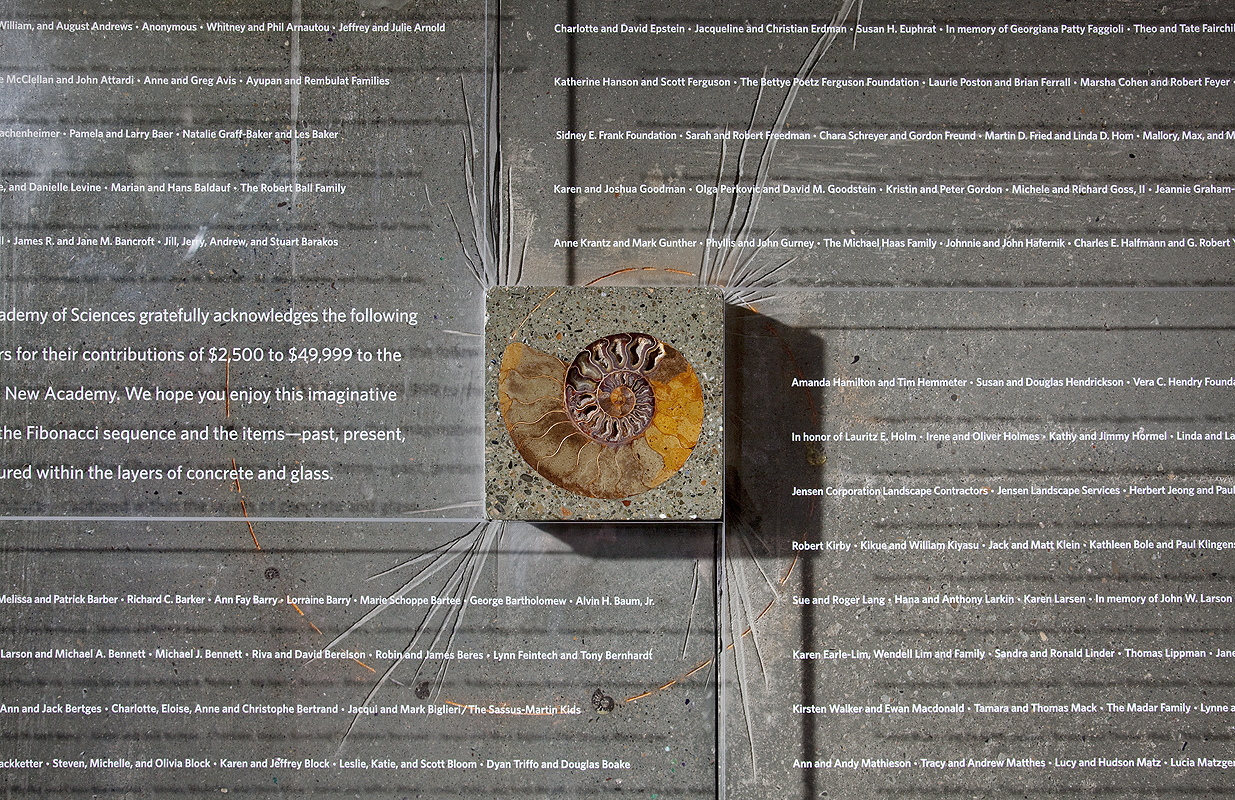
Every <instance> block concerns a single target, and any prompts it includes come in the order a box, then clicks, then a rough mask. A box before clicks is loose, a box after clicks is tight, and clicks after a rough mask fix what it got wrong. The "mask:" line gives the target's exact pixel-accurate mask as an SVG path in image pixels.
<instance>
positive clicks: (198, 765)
mask: <svg viewBox="0 0 1235 800" xmlns="http://www.w3.org/2000/svg"><path fill="white" fill-rule="evenodd" d="M0 766H3V767H4V768H5V769H24V770H145V769H157V770H193V769H226V770H260V771H263V772H269V771H272V770H291V771H301V770H304V771H309V770H331V771H338V770H383V771H384V770H417V771H419V770H464V771H467V770H494V771H505V770H547V771H575V772H586V771H593V770H596V771H615V770H616V771H621V770H628V769H630V768H631V766H630V762H629V761H624V760H622V759H620V758H615V759H609V758H595V757H592V756H582V755H569V756H565V757H558V758H554V759H549V760H541V759H526V758H516V759H492V758H477V757H476V754H475V752H471V753H468V755H467V756H466V757H463V758H411V759H407V758H400V759H398V760H395V759H392V758H363V757H356V758H325V759H317V758H286V757H284V756H271V757H267V758H252V757H248V758H213V757H205V756H172V757H167V756H147V757H134V756H120V757H116V756H105V757H89V758H82V757H81V756H80V755H74V756H72V757H69V758H50V759H46V758H28V759H20V758H8V759H0Z"/></svg>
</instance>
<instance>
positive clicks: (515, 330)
mask: <svg viewBox="0 0 1235 800" xmlns="http://www.w3.org/2000/svg"><path fill="white" fill-rule="evenodd" d="M555 294H557V289H554V290H553V291H551V292H549V293H548V294H547V295H545V296H544V298H543V299H542V300H541V301H540V302H539V303H537V304H536V306H535V307H534V308H533V309H532V310H531V311H529V312H527V316H526V317H524V318H523V322H527V321H528V320H529V319H531V318H532V315H533V314H535V313H536V310H537V309H538V308H540V307H541V306H542V305H544V302H545V300H548V299H549V298H550V297H552V296H553V295H555ZM523 322H520V323H519V324H518V325H516V326H515V329H514V330H513V331H512V332H511V334H510V336H509V337H507V339H506V341H510V340H511V339H513V338H515V337H516V336H518V335H519V329H520V328H522V327H523Z"/></svg>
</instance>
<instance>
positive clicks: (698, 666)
mask: <svg viewBox="0 0 1235 800" xmlns="http://www.w3.org/2000/svg"><path fill="white" fill-rule="evenodd" d="M797 563H798V557H797V556H796V555H795V556H794V557H793V561H791V562H789V568H788V569H786V570H785V574H784V576H783V577H782V578H781V579H780V581H779V585H780V586H784V585H785V583H786V582H787V581H788V580H789V576H790V575H791V574H792V573H793V568H794V567H795V566H797ZM779 599H780V597H779V596H777V597H773V598H772V601H771V602H770V603H768V604H767V605H766V606H765V607H764V609H763V610H762V611H760V612H759V614H758V616H756V617H755V619H754V622H752V623H751V625H750V626H749V627H747V628H746V630H744V631H742V637H743V638H745V637H746V636H747V635H748V634H750V632H751V628H752V627H754V623H755V622H758V621H759V620H761V619H763V617H764V616H765V615H766V614H767V613H768V612H769V611H771V610H772V606H774V605H776V601H777V600H779ZM732 649H733V642H730V643H729V644H728V645H727V646H726V647H725V650H726V651H728V650H732ZM714 660H715V659H712V658H709V659H707V660H705V661H700V662H699V663H698V664H696V665H695V666H694V668H692V669H691V670H690V671H689V672H687V673H685V674H683V675H682V676H681V677H678V678H674V679H673V680H671V681H669V682H668V683H666V684H665V685H664V686H660V687H657V688H655V689H649V690H647V691H646V692H644V693H643V694H637V695H635V696H634V697H628V698H626V700H624V701H623V702H626V703H633V702H634V701H636V700H642V699H643V698H645V697H650V696H651V695H654V694H657V693H659V692H662V691H664V690H665V689H668V688H669V687H670V686H673V685H674V684H675V683H678V682H679V681H684V680H686V679H687V678H689V677H690V676H691V675H694V674H695V673H696V672H698V671H699V670H701V669H703V668H704V667H706V666H708V665H710V664H711V663H712V662H713V661H714Z"/></svg>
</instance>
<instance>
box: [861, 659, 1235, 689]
mask: <svg viewBox="0 0 1235 800" xmlns="http://www.w3.org/2000/svg"><path fill="white" fill-rule="evenodd" d="M969 666H970V667H971V668H972V666H973V665H972V664H970V665H969ZM866 667H867V668H868V669H869V668H870V665H869V664H868V665H866ZM869 685H870V686H871V687H873V688H879V689H893V690H903V689H907V688H914V689H938V690H941V691H953V690H956V689H1033V690H1034V691H1037V692H1042V691H1046V690H1051V689H1061V688H1062V689H1124V688H1126V687H1133V686H1134V687H1137V688H1140V689H1195V688H1197V687H1204V688H1206V689H1215V688H1217V689H1230V688H1232V687H1235V681H1231V680H1209V679H1207V678H1205V677H1204V676H1201V675H1198V676H1196V677H1194V678H1192V679H1191V680H1166V679H1163V680H1155V679H1150V680H1144V679H1139V678H1127V677H1125V678H1115V677H1112V678H1111V680H1109V681H1053V682H1047V681H1043V680H1005V679H993V680H989V681H974V680H955V681H912V682H910V681H904V680H900V681H871V682H870V684H869Z"/></svg>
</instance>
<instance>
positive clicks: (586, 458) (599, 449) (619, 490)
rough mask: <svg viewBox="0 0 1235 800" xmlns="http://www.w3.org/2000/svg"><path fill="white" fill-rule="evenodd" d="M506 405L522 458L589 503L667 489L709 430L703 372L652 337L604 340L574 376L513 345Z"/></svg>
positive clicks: (504, 380)
mask: <svg viewBox="0 0 1235 800" xmlns="http://www.w3.org/2000/svg"><path fill="white" fill-rule="evenodd" d="M498 397H499V402H500V404H501V409H502V418H503V420H504V421H505V423H506V429H507V430H508V431H509V432H510V436H511V438H512V439H513V440H514V442H515V446H516V447H517V448H518V450H519V453H520V455H522V456H523V458H524V459H525V460H526V461H527V463H528V464H530V465H531V466H532V468H533V469H535V470H536V472H538V473H539V474H540V475H542V476H544V477H545V478H547V479H548V480H550V481H552V482H553V483H555V484H557V485H558V486H560V487H562V488H563V489H566V490H567V491H570V492H573V493H575V494H579V495H583V496H585V497H600V498H606V499H611V500H612V499H620V498H623V497H630V496H632V495H636V494H641V493H643V492H646V491H647V490H648V489H653V488H655V487H657V486H659V485H661V484H662V483H664V482H665V480H667V479H668V478H669V476H671V475H672V474H673V473H675V472H677V471H678V469H680V468H681V467H682V465H683V464H685V463H686V459H687V458H689V457H690V454H691V451H693V450H694V449H695V445H696V443H697V442H698V441H699V433H700V431H701V430H702V426H703V390H702V388H701V387H700V385H699V379H698V377H697V376H696V375H695V371H694V370H693V369H692V368H691V366H690V364H689V363H688V362H687V361H686V359H685V358H684V357H683V356H682V354H681V353H679V352H678V351H677V350H676V349H675V348H673V347H672V346H671V345H669V344H666V343H665V342H662V341H660V340H658V339H657V338H656V337H654V336H651V335H650V334H646V333H617V334H611V335H609V336H605V337H603V338H601V339H598V340H596V341H595V342H592V343H591V344H589V345H588V346H587V347H585V348H584V349H583V350H582V351H580V352H579V354H578V355H576V356H575V358H574V360H573V361H572V362H571V364H570V366H569V367H567V366H566V364H565V363H564V362H563V361H561V360H560V359H558V358H556V357H555V356H552V355H550V354H548V353H541V352H539V351H537V350H534V349H532V348H531V347H528V346H527V345H524V344H522V343H521V342H512V343H511V344H510V345H509V346H507V348H506V351H505V353H504V354H503V356H502V364H501V373H500V375H499V378H498Z"/></svg>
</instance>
